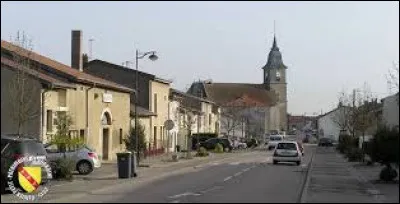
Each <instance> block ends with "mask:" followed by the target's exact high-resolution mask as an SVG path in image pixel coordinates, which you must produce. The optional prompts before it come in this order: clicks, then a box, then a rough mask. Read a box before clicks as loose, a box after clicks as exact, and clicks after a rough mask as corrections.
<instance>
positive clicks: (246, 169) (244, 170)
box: [242, 167, 250, 172]
mask: <svg viewBox="0 0 400 204" xmlns="http://www.w3.org/2000/svg"><path fill="white" fill-rule="evenodd" d="M248 170H250V167H249V168H245V169H243V170H242V171H243V172H246V171H248Z"/></svg>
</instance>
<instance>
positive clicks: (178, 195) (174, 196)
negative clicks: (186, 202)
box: [169, 192, 200, 199]
mask: <svg viewBox="0 0 400 204" xmlns="http://www.w3.org/2000/svg"><path fill="white" fill-rule="evenodd" d="M190 195H192V196H199V195H200V194H198V193H192V192H186V193H182V194H177V195H173V196H169V198H171V199H175V198H180V197H185V196H190Z"/></svg>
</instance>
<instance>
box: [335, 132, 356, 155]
mask: <svg viewBox="0 0 400 204" xmlns="http://www.w3.org/2000/svg"><path fill="white" fill-rule="evenodd" d="M353 148H357V139H356V138H353V137H351V136H350V135H340V136H339V144H338V146H337V149H338V150H339V152H340V153H342V154H343V153H345V154H347V153H348V151H350V150H352V149H353Z"/></svg>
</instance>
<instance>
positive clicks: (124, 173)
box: [117, 152, 132, 178]
mask: <svg viewBox="0 0 400 204" xmlns="http://www.w3.org/2000/svg"><path fill="white" fill-rule="evenodd" d="M131 155H132V154H131V153H130V152H120V153H117V163H118V178H130V177H131V172H132V156H131Z"/></svg>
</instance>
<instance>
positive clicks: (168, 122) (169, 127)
mask: <svg viewBox="0 0 400 204" xmlns="http://www.w3.org/2000/svg"><path fill="white" fill-rule="evenodd" d="M174 126H175V123H174V121H172V120H166V121H165V122H164V127H165V128H166V129H167V130H172V129H173V128H174Z"/></svg>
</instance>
